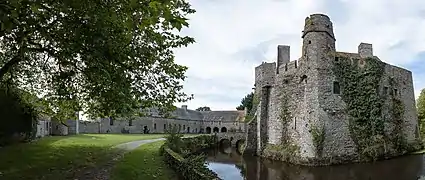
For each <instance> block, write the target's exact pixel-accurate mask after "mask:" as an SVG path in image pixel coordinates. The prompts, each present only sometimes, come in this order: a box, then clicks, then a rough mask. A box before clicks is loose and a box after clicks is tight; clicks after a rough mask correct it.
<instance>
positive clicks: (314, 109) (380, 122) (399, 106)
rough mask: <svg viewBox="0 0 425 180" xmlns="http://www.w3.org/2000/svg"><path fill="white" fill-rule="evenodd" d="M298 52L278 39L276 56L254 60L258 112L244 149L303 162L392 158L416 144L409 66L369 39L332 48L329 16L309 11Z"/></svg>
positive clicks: (417, 134)
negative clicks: (354, 47) (391, 59)
mask: <svg viewBox="0 0 425 180" xmlns="http://www.w3.org/2000/svg"><path fill="white" fill-rule="evenodd" d="M302 39H303V44H302V54H301V57H300V58H298V59H297V60H293V61H291V60H290V53H289V52H290V47H289V46H287V45H278V47H277V62H274V63H262V64H261V65H259V66H257V67H256V68H255V93H254V94H255V96H254V98H255V100H254V102H256V103H255V104H254V109H256V116H255V117H254V119H253V120H252V121H251V123H250V125H249V129H248V137H249V138H247V147H246V150H247V151H249V150H251V151H253V152H255V153H256V154H257V155H260V156H264V157H268V158H272V159H278V160H282V161H289V162H292V163H297V164H305V165H328V164H340V163H347V162H360V161H371V160H376V159H382V158H390V157H395V156H399V155H402V154H405V153H407V152H410V151H414V150H417V149H419V148H421V144H420V143H419V139H420V138H419V131H418V130H419V128H418V119H417V116H416V108H415V97H414V89H413V81H412V73H411V72H410V71H408V70H406V69H403V68H400V67H397V66H393V65H390V64H387V63H385V62H383V61H381V60H380V59H379V58H378V57H377V56H374V55H373V48H372V44H367V43H360V45H359V46H358V52H357V53H346V52H338V51H336V49H335V41H336V38H335V35H334V32H333V24H332V21H331V20H330V18H329V17H328V16H327V15H323V14H312V15H310V16H309V17H307V18H306V19H305V25H304V30H303V31H302Z"/></svg>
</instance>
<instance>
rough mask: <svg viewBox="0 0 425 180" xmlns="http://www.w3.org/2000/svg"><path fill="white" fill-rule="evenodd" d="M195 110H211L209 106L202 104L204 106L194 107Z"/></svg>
mask: <svg viewBox="0 0 425 180" xmlns="http://www.w3.org/2000/svg"><path fill="white" fill-rule="evenodd" d="M196 110H197V111H211V108H210V107H207V106H204V107H198V108H197V109H196Z"/></svg>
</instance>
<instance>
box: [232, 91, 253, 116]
mask: <svg viewBox="0 0 425 180" xmlns="http://www.w3.org/2000/svg"><path fill="white" fill-rule="evenodd" d="M253 101H254V92H251V93H249V94H247V95H246V96H245V97H244V98H242V100H241V104H240V105H239V106H238V107H236V109H237V110H244V109H245V108H247V109H248V113H250V112H251V109H252V108H253V104H254V103H253Z"/></svg>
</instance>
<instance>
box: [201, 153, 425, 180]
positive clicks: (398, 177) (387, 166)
mask: <svg viewBox="0 0 425 180" xmlns="http://www.w3.org/2000/svg"><path fill="white" fill-rule="evenodd" d="M229 150H231V152H230V153H228V152H229ZM208 161H210V162H217V163H225V164H233V165H234V166H235V167H236V168H238V169H239V171H240V173H241V177H243V179H246V180H417V179H418V178H419V177H420V176H421V175H424V174H425V171H424V166H423V161H424V157H423V156H422V155H415V156H406V157H401V158H397V159H391V160H386V161H379V162H375V163H363V164H350V165H339V166H324V167H307V166H298V165H290V164H287V163H283V162H276V161H271V160H264V159H260V158H257V157H253V156H245V157H242V156H241V155H240V154H238V153H237V152H236V150H234V149H230V148H228V147H226V148H223V149H216V150H215V151H211V152H210V153H209V156H208ZM231 170H232V171H234V169H231Z"/></svg>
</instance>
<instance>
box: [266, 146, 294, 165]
mask: <svg viewBox="0 0 425 180" xmlns="http://www.w3.org/2000/svg"><path fill="white" fill-rule="evenodd" d="M299 153H300V146H298V145H297V144H295V143H292V142H288V143H286V144H285V145H275V144H267V145H266V148H265V149H264V152H263V155H264V156H265V157H270V158H271V159H275V160H280V161H285V162H290V161H291V160H292V158H294V157H297V156H299Z"/></svg>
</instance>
